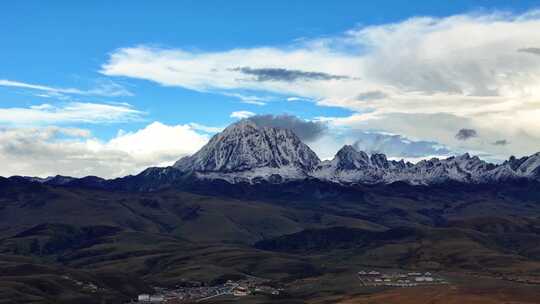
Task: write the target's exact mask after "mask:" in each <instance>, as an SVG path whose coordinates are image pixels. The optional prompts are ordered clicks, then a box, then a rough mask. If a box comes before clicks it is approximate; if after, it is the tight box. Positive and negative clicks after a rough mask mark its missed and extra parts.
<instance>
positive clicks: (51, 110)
mask: <svg viewBox="0 0 540 304" xmlns="http://www.w3.org/2000/svg"><path fill="white" fill-rule="evenodd" d="M143 116H144V112H142V111H139V110H136V109H134V108H133V107H131V106H129V105H125V104H104V103H88V102H69V103H65V104H62V105H51V104H39V105H33V106H30V107H26V108H23V107H10V108H0V123H1V124H4V125H13V126H18V125H47V124H65V123H89V124H103V123H120V122H129V121H139V120H141V119H142V118H143Z"/></svg>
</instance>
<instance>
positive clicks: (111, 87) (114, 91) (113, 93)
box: [0, 79, 133, 97]
mask: <svg viewBox="0 0 540 304" xmlns="http://www.w3.org/2000/svg"><path fill="white" fill-rule="evenodd" d="M0 86H3V87H15V88H22V89H29V90H36V91H41V92H46V93H45V94H36V95H37V96H40V97H58V96H61V95H63V94H68V95H71V94H73V95H85V96H89V95H94V96H107V97H118V96H133V93H131V92H130V91H128V90H127V89H126V88H124V87H123V86H121V85H119V84H117V83H115V82H112V81H101V83H99V85H98V86H97V87H95V88H92V89H89V90H81V89H76V88H56V87H51V86H46V85H40V84H31V83H25V82H20V81H13V80H8V79H0Z"/></svg>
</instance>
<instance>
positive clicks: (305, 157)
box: [173, 120, 540, 185]
mask: <svg viewBox="0 0 540 304" xmlns="http://www.w3.org/2000/svg"><path fill="white" fill-rule="evenodd" d="M173 167H174V168H176V169H178V170H181V171H183V172H194V173H196V174H197V176H198V177H199V178H204V179H224V180H227V181H229V182H232V183H235V182H256V181H258V180H269V181H277V182H279V181H283V180H294V179H305V178H315V179H319V180H324V181H331V182H336V183H366V184H377V183H387V184H388V183H393V182H398V181H402V182H407V183H409V184H415V185H418V184H420V185H429V184H435V183H443V182H447V181H457V182H465V183H489V182H498V181H506V180H511V179H519V178H525V179H539V178H540V153H537V154H535V155H532V156H529V157H523V158H520V159H516V158H515V157H512V158H510V159H509V160H508V161H506V162H505V163H503V164H500V165H495V164H491V163H488V162H485V161H483V160H481V159H480V158H478V157H477V156H470V155H469V154H463V155H461V156H457V157H449V158H447V159H437V158H433V159H429V160H423V161H420V162H418V163H417V164H412V163H409V162H405V161H403V160H401V161H394V160H388V159H387V158H386V156H385V155H384V154H372V155H368V154H367V153H365V152H363V151H357V150H356V149H355V148H354V147H352V146H349V145H347V146H344V147H343V148H342V149H341V150H339V151H338V153H337V154H336V156H335V157H334V159H332V160H330V161H320V160H319V158H318V157H317V155H316V154H315V153H314V152H313V151H312V150H311V149H310V148H309V147H308V146H307V145H305V144H304V143H302V141H301V140H300V139H299V138H298V137H297V136H296V135H295V134H294V133H293V132H292V131H290V130H287V129H280V128H272V127H261V126H258V125H256V124H255V123H254V122H252V121H250V120H242V121H240V122H238V123H236V124H233V125H231V126H229V127H228V128H227V129H225V130H224V131H223V132H222V133H220V134H217V135H216V136H214V137H213V138H212V139H211V140H210V142H209V143H208V144H207V145H206V146H204V147H203V148H202V149H201V150H200V151H199V152H197V153H195V154H194V155H192V156H189V157H185V158H182V159H181V160H179V161H178V162H177V163H176V164H175V165H174V166H173Z"/></svg>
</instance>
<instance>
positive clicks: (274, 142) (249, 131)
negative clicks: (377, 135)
mask: <svg viewBox="0 0 540 304" xmlns="http://www.w3.org/2000/svg"><path fill="white" fill-rule="evenodd" d="M319 163H320V160H319V158H318V156H317V154H315V152H313V151H312V150H311V149H310V148H309V147H308V146H307V145H306V144H304V143H303V142H302V141H301V140H300V139H299V138H298V137H297V136H296V135H295V134H294V133H293V132H292V131H291V130H289V129H282V128H272V127H264V126H258V125H257V124H255V123H254V122H252V121H251V120H249V119H244V120H241V121H239V122H237V123H235V124H233V125H231V126H229V127H227V128H226V129H225V130H224V131H223V132H221V133H219V134H217V135H215V136H214V137H213V138H212V139H211V140H210V141H209V142H208V144H206V145H205V146H204V147H203V148H202V149H201V150H199V151H198V152H197V153H195V154H194V155H192V156H189V157H184V158H182V159H180V160H179V161H178V162H176V163H175V164H174V166H173V167H174V168H177V169H179V170H182V171H191V172H196V173H197V174H198V175H199V176H200V177H206V178H222V179H226V180H231V181H239V180H245V179H248V180H251V179H254V178H264V179H268V178H270V177H271V176H279V177H281V178H287V179H291V178H293V179H297V178H304V177H306V176H307V174H308V173H309V172H311V171H312V170H313V168H315V166H317V165H318V164H319Z"/></svg>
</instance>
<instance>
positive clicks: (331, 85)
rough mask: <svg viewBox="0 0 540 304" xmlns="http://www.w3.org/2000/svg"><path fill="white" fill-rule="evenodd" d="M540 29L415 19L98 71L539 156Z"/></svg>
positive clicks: (507, 18) (530, 23)
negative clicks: (254, 96)
mask: <svg viewBox="0 0 540 304" xmlns="http://www.w3.org/2000/svg"><path fill="white" fill-rule="evenodd" d="M538 28H540V14H538V12H537V11H531V12H526V13H524V14H520V15H513V14H509V13H499V12H496V13H485V14H478V13H476V14H463V15H455V16H450V17H443V18H435V17H418V18H410V19H407V20H403V21H401V22H396V23H391V24H380V25H374V26H366V27H359V28H354V29H351V30H349V31H347V32H346V33H344V34H343V35H340V36H337V37H327V38H324V39H312V40H309V39H307V40H303V41H302V42H295V43H294V44H291V45H287V46H284V47H271V46H270V47H256V48H241V49H231V50H225V51H219V52H204V51H188V50H184V49H160V48H151V47H147V46H135V47H128V48H122V49H118V50H116V51H115V52H113V53H112V54H111V56H110V58H109V60H108V61H107V62H106V63H105V64H104V65H103V66H102V70H101V72H102V73H103V74H105V75H109V76H126V77H133V78H139V79H146V80H150V81H154V82H156V83H159V84H161V85H166V86H180V87H185V88H190V89H194V90H199V91H226V92H234V91H235V90H251V91H254V92H268V93H272V94H274V93H275V94H283V95H287V96H296V97H299V98H306V99H308V100H312V101H314V102H316V103H317V104H319V105H323V106H337V107H343V108H347V109H349V110H352V111H354V112H356V113H355V114H353V115H351V116H350V117H346V118H343V119H337V120H335V123H336V124H340V125H342V126H343V125H347V126H348V127H350V128H360V129H370V128H373V127H370V126H373V125H376V126H377V127H375V128H376V129H378V130H385V131H388V132H392V133H397V134H404V135H405V136H407V137H409V138H418V139H422V140H427V141H437V142H441V143H442V144H444V145H447V146H450V147H454V148H455V147H461V148H464V149H469V150H475V151H485V152H488V153H489V152H493V153H502V152H500V151H498V150H500V149H496V147H494V146H493V145H492V144H491V143H493V142H494V141H496V140H498V139H500V138H512V146H511V147H509V148H508V151H504V153H512V154H520V155H522V154H525V153H534V152H536V150H537V149H538V146H537V144H536V143H537V142H538V141H539V140H540V120H538V117H539V116H540V104H539V103H538V100H540V60H538V57H537V56H526V54H524V52H525V53H529V54H536V48H535V47H528V46H537V45H540V35H538V33H537V32H538ZM464 37H466V39H464ZM520 48H522V49H521V51H520V52H517V51H516V50H519V49H520ZM238 67H249V69H250V70H249V71H251V72H253V73H260V75H267V74H268V73H266V74H265V73H261V70H262V71H264V69H273V70H272V71H274V72H275V71H280V69H285V68H286V70H287V71H314V67H316V73H325V74H328V75H341V76H345V77H347V79H341V80H340V81H328V80H324V79H313V80H311V81H258V78H257V76H256V75H251V76H252V77H246V74H245V73H244V72H242V71H241V70H238V69H237V68H238ZM254 71H258V72H254ZM270 74H271V73H270ZM277 74H279V72H278V73H277ZM247 76H249V75H247ZM268 77H271V76H268ZM262 79H264V78H262ZM359 88H361V91H360V95H359ZM362 91H363V92H365V93H370V94H367V95H363V94H364V93H362ZM371 92H384V94H375V95H374V94H373V93H371ZM359 97H360V98H359ZM373 97H377V98H373ZM396 118H397V120H396ZM440 118H443V119H444V120H443V122H442V123H441V120H440ZM464 126H466V127H464ZM459 128H467V129H474V130H476V131H477V132H478V133H481V134H482V139H483V140H481V141H480V140H478V141H473V140H468V141H463V140H458V139H457V138H456V137H455V133H454V132H452V131H449V130H456V129H459ZM506 156H507V155H506ZM506 156H504V157H506Z"/></svg>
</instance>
